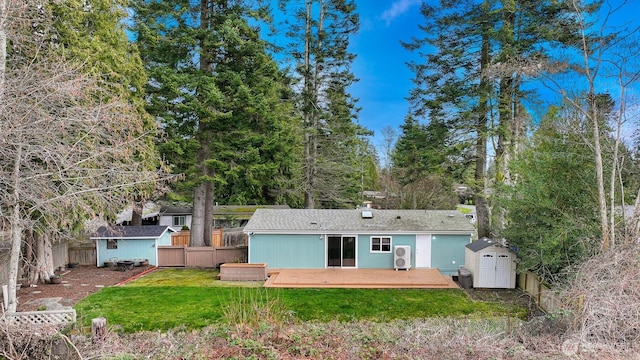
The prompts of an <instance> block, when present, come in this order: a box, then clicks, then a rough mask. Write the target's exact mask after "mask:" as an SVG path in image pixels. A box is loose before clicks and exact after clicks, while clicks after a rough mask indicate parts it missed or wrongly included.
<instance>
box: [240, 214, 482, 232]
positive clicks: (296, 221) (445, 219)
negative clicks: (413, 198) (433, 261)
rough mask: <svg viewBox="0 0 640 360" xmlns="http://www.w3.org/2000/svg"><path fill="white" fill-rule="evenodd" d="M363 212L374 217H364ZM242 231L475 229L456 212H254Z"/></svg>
mask: <svg viewBox="0 0 640 360" xmlns="http://www.w3.org/2000/svg"><path fill="white" fill-rule="evenodd" d="M362 211H371V212H372V214H373V217H371V218H363V216H362ZM244 231H245V232H247V233H248V232H269V233H275V232H287V233H293V232H300V233H305V232H306V233H316V232H317V233H326V232H331V231H353V232H361V233H362V232H380V231H385V232H443V231H446V232H450V233H451V232H453V233H465V234H468V233H472V232H474V231H475V228H474V226H473V225H472V224H471V222H470V221H469V219H467V218H465V216H464V215H463V214H462V213H460V212H459V211H457V210H377V209H354V210H333V209H257V210H256V212H255V213H254V214H253V217H251V220H249V223H248V224H247V225H246V226H245V228H244Z"/></svg>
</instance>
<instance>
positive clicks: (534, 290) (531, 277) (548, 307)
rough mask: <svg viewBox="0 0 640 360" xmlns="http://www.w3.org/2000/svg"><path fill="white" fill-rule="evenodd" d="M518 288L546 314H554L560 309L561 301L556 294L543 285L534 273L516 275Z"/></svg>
mask: <svg viewBox="0 0 640 360" xmlns="http://www.w3.org/2000/svg"><path fill="white" fill-rule="evenodd" d="M518 287H519V288H520V289H521V290H522V291H524V292H526V293H528V294H529V295H531V296H532V297H533V298H534V300H535V301H536V303H537V304H538V306H539V307H540V308H541V309H542V310H544V311H546V312H554V311H556V310H558V309H560V308H561V307H562V301H561V300H560V296H558V294H557V292H555V291H554V290H553V289H551V288H550V287H548V286H546V285H544V284H543V283H542V282H541V281H540V278H539V277H538V276H537V275H536V274H534V273H531V272H526V273H520V274H518Z"/></svg>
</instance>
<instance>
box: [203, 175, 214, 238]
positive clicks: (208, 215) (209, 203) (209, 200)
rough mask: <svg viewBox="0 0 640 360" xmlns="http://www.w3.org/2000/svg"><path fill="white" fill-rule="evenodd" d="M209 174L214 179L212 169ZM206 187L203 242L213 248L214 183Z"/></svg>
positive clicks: (209, 183)
mask: <svg viewBox="0 0 640 360" xmlns="http://www.w3.org/2000/svg"><path fill="white" fill-rule="evenodd" d="M207 173H208V175H209V176H210V177H211V178H213V170H212V169H207ZM206 185H207V186H206V190H205V204H204V225H203V229H202V240H203V241H202V242H203V243H204V245H205V246H211V229H213V204H214V185H213V183H212V182H208V183H207V184H206Z"/></svg>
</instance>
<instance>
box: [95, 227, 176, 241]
mask: <svg viewBox="0 0 640 360" xmlns="http://www.w3.org/2000/svg"><path fill="white" fill-rule="evenodd" d="M167 230H170V231H173V230H172V229H171V228H170V227H169V226H156V225H143V226H110V227H107V226H102V227H100V228H99V229H98V230H96V232H95V233H94V234H93V235H92V236H91V239H124V238H128V239H155V238H158V237H160V236H161V235H162V234H164V232H165V231H167Z"/></svg>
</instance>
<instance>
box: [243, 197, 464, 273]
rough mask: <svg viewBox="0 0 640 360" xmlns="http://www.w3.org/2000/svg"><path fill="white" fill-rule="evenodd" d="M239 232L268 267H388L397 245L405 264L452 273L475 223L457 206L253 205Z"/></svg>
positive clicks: (256, 258) (254, 257) (253, 254)
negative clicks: (335, 207) (342, 207)
mask: <svg viewBox="0 0 640 360" xmlns="http://www.w3.org/2000/svg"><path fill="white" fill-rule="evenodd" d="M244 232H245V233H246V234H248V237H249V240H248V247H249V259H248V260H249V263H267V266H268V267H269V268H270V269H278V268H289V269H291V268H299V269H302V268H304V269H324V268H330V267H337V268H361V269H363V268H369V269H393V268H394V267H396V266H397V265H396V264H397V262H396V260H397V259H396V257H397V254H396V251H395V250H396V248H397V247H399V246H400V247H402V248H403V249H404V251H406V256H407V258H406V259H405V260H407V261H408V263H409V265H410V266H409V267H410V268H414V267H415V268H438V269H440V271H441V272H442V273H443V274H449V275H453V274H456V273H457V270H458V267H459V266H461V265H464V260H465V258H464V256H465V253H464V251H465V250H464V249H465V245H467V244H469V243H470V242H471V239H472V236H473V235H474V234H475V227H474V226H473V225H472V224H471V222H470V221H469V219H467V218H466V217H465V216H464V215H463V214H462V213H460V212H459V211H457V210H377V209H370V208H362V209H354V210H329V209H285V210H283V209H280V210H275V209H257V210H256V212H255V213H254V215H253V217H252V218H251V220H249V223H248V224H247V225H246V226H245V227H244Z"/></svg>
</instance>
